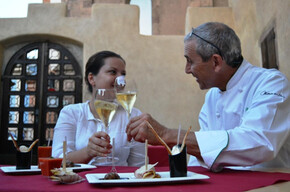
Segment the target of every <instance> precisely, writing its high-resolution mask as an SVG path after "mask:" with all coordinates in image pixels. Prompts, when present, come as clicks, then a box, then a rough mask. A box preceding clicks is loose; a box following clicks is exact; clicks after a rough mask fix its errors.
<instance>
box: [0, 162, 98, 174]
mask: <svg viewBox="0 0 290 192" xmlns="http://www.w3.org/2000/svg"><path fill="white" fill-rule="evenodd" d="M76 165H77V166H76V167H68V168H67V169H72V170H74V171H76V172H77V171H80V170H84V169H93V168H96V166H95V165H88V164H76ZM0 169H1V170H2V171H3V172H4V173H8V174H37V173H40V172H41V169H39V168H38V166H37V165H31V167H30V169H16V166H8V167H0Z"/></svg>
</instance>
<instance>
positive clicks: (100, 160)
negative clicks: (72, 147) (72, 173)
mask: <svg viewBox="0 0 290 192" xmlns="http://www.w3.org/2000/svg"><path fill="white" fill-rule="evenodd" d="M117 161H119V158H118V157H114V162H115V163H116V162H117ZM112 163H113V157H96V158H95V159H94V161H93V162H92V163H91V164H92V165H112Z"/></svg>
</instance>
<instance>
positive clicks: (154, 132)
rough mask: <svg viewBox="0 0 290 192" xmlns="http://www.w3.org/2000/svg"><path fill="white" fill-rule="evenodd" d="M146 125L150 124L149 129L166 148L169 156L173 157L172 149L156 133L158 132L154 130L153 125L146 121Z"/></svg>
mask: <svg viewBox="0 0 290 192" xmlns="http://www.w3.org/2000/svg"><path fill="white" fill-rule="evenodd" d="M146 123H147V124H148V126H149V128H150V129H151V131H152V132H153V134H154V135H155V137H156V138H157V139H158V140H159V142H160V143H161V144H162V145H163V146H164V147H165V149H166V150H167V152H168V154H169V155H172V152H171V150H170V148H169V147H168V145H167V144H166V143H165V141H163V139H162V138H161V137H160V136H159V135H158V134H157V133H156V131H155V130H154V128H153V127H152V125H151V124H150V123H149V122H148V121H146Z"/></svg>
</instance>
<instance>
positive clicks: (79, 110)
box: [52, 101, 145, 167]
mask: <svg viewBox="0 0 290 192" xmlns="http://www.w3.org/2000/svg"><path fill="white" fill-rule="evenodd" d="M138 115H141V112H140V110H138V109H136V108H133V110H132V113H131V117H134V116H138ZM128 122H129V121H128V117H127V113H126V111H125V110H124V109H123V108H122V107H121V106H119V107H118V109H117V111H116V113H115V115H114V117H113V119H112V121H111V122H110V125H109V128H108V134H109V135H110V137H111V139H112V138H115V157H118V158H119V160H118V161H117V162H116V163H115V165H118V166H138V167H139V166H142V165H144V160H145V145H144V143H139V142H136V141H134V142H133V145H129V146H130V148H128V147H124V146H125V144H126V140H127V134H126V126H127V124H128ZM101 130H103V129H102V122H101V120H100V119H97V118H95V117H94V116H93V114H92V113H91V111H90V108H89V101H87V102H85V103H78V104H71V105H68V106H65V107H64V108H63V109H62V110H61V112H60V115H59V118H58V120H57V123H56V125H55V128H54V136H53V145H52V156H53V157H63V154H62V153H63V149H62V146H63V141H64V139H65V137H66V138H67V153H69V152H72V151H76V150H80V149H82V148H84V147H86V146H87V145H88V141H89V138H90V137H91V136H92V135H93V133H95V132H98V131H101ZM92 162H93V160H91V161H90V163H92ZM99 165H105V164H99Z"/></svg>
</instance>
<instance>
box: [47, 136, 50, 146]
mask: <svg viewBox="0 0 290 192" xmlns="http://www.w3.org/2000/svg"><path fill="white" fill-rule="evenodd" d="M49 145H50V137H49V138H48V142H47V146H49Z"/></svg>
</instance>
